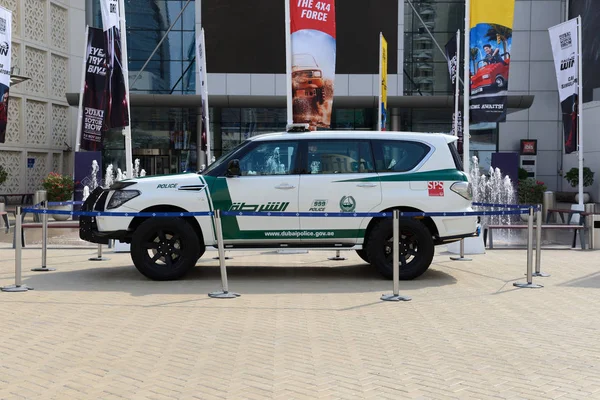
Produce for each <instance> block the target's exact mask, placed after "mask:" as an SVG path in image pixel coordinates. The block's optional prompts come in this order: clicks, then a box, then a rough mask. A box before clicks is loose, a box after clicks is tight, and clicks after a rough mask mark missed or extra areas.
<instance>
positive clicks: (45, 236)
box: [31, 200, 56, 272]
mask: <svg viewBox="0 0 600 400" xmlns="http://www.w3.org/2000/svg"><path fill="white" fill-rule="evenodd" d="M41 207H42V209H43V210H44V212H43V213H42V267H41V268H31V270H32V271H36V272H47V271H56V268H47V267H46V253H47V251H48V200H44V201H42V203H41Z"/></svg>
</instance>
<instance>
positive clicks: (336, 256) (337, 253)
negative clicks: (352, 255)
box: [328, 250, 346, 261]
mask: <svg viewBox="0 0 600 400" xmlns="http://www.w3.org/2000/svg"><path fill="white" fill-rule="evenodd" d="M328 260H333V261H342V260H346V257H342V256H340V251H339V250H336V251H335V257H329V258H328Z"/></svg>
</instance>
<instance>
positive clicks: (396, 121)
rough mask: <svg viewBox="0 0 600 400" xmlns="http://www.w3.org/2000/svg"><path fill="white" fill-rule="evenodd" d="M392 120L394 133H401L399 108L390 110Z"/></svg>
mask: <svg viewBox="0 0 600 400" xmlns="http://www.w3.org/2000/svg"><path fill="white" fill-rule="evenodd" d="M390 114H391V115H390V118H391V121H390V123H391V126H390V127H391V128H392V131H399V130H400V129H401V128H400V109H399V108H392V109H391V110H390Z"/></svg>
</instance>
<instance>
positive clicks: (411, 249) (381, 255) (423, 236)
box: [367, 219, 435, 280]
mask: <svg viewBox="0 0 600 400" xmlns="http://www.w3.org/2000/svg"><path fill="white" fill-rule="evenodd" d="M399 245H400V255H399V259H400V265H399V267H400V269H399V273H400V279H401V280H410V279H415V278H417V277H418V276H421V275H422V274H423V273H424V272H425V271H427V269H428V268H429V266H430V265H431V261H432V260H433V254H434V250H435V246H434V243H433V238H432V237H431V233H430V232H429V230H428V229H427V227H426V226H425V225H423V224H422V223H421V222H419V221H417V220H414V219H400V242H399ZM392 253H393V221H392V220H391V219H384V220H381V221H380V222H379V223H378V224H377V225H376V226H375V227H374V228H373V230H372V231H371V234H370V236H369V240H368V244H367V257H368V259H369V260H370V263H371V265H373V266H374V267H375V268H377V270H378V271H379V273H380V274H381V275H383V276H384V277H385V278H387V279H392V277H393V268H392V256H393V254H392Z"/></svg>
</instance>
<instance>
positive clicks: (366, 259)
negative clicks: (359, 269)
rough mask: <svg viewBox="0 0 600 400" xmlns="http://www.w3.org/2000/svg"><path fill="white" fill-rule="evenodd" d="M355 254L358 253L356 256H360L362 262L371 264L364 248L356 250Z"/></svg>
mask: <svg viewBox="0 0 600 400" xmlns="http://www.w3.org/2000/svg"><path fill="white" fill-rule="evenodd" d="M356 254H358V256H359V257H360V258H362V260H363V261H364V262H366V263H367V264H371V263H370V262H369V257H368V256H367V250H364V249H363V250H356Z"/></svg>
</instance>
